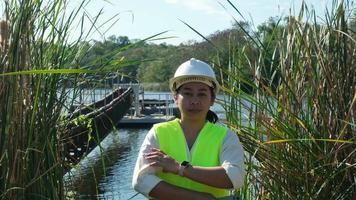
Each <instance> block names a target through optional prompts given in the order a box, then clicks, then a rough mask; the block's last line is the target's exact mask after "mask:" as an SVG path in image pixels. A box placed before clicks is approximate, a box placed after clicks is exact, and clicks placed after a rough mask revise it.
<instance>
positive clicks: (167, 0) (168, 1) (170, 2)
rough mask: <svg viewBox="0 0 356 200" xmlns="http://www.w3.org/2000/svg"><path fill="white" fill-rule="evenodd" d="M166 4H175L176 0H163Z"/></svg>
mask: <svg viewBox="0 0 356 200" xmlns="http://www.w3.org/2000/svg"><path fill="white" fill-rule="evenodd" d="M164 1H165V2H166V3H168V4H176V3H178V0H164Z"/></svg>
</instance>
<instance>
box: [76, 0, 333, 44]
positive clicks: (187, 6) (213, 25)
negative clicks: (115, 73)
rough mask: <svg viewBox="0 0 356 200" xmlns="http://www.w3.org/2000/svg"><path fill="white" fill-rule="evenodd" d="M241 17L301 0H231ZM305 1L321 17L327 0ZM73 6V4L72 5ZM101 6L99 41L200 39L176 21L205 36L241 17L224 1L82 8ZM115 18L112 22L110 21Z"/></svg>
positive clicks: (280, 10)
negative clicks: (112, 37) (116, 38)
mask: <svg viewBox="0 0 356 200" xmlns="http://www.w3.org/2000/svg"><path fill="white" fill-rule="evenodd" d="M231 2H232V3H233V4H234V5H235V7H236V8H237V9H238V10H239V11H240V12H241V14H242V15H243V16H244V18H245V20H247V21H248V22H250V23H253V24H254V26H255V27H257V26H258V25H259V24H261V23H263V22H265V21H266V20H267V19H268V18H269V17H272V16H286V15H288V14H289V13H290V12H291V13H292V14H293V13H294V14H295V13H296V12H297V11H299V9H300V5H301V2H302V0H294V1H293V0H231ZM306 2H307V4H308V5H310V6H311V7H313V8H314V9H315V10H316V13H317V15H319V16H323V12H324V10H325V6H326V5H328V4H330V2H331V0H306ZM73 5H75V4H73ZM100 9H102V11H103V14H102V15H100V17H99V19H100V20H99V23H98V24H102V23H103V22H105V21H107V20H108V19H110V18H112V17H113V16H115V17H114V19H112V21H111V23H106V24H105V25H104V26H103V27H101V28H100V29H99V30H100V33H98V32H97V33H95V34H93V35H92V36H91V37H92V38H94V39H96V40H101V39H104V38H107V37H109V36H110V35H117V36H128V37H129V39H144V38H147V37H150V36H153V35H155V34H158V33H161V32H163V31H168V32H167V33H165V34H163V35H161V36H160V37H175V38H170V39H164V40H159V41H156V43H162V42H165V43H167V44H173V45H177V44H180V43H182V42H187V41H189V40H196V41H201V40H202V38H201V36H199V35H198V34H196V33H195V32H194V31H193V30H191V29H190V28H189V27H188V26H186V25H185V24H184V23H182V22H181V21H180V20H182V21H184V22H186V23H187V24H189V25H190V26H192V27H193V28H194V29H196V30H197V31H199V32H200V33H202V34H203V35H204V36H208V35H210V34H212V33H214V32H216V31H221V30H224V29H227V28H231V26H232V22H233V18H235V19H237V20H243V19H242V17H241V16H240V15H239V14H238V13H237V12H236V11H235V10H233V8H232V6H231V5H230V4H229V3H228V1H226V0H115V1H105V0H94V1H91V2H90V3H89V4H88V5H87V6H86V7H85V10H86V11H87V12H88V13H89V14H90V15H91V16H92V17H94V16H95V15H96V14H98V13H99V11H100ZM114 21H115V23H114Z"/></svg>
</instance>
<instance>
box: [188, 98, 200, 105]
mask: <svg viewBox="0 0 356 200" xmlns="http://www.w3.org/2000/svg"><path fill="white" fill-rule="evenodd" d="M190 103H191V104H193V105H197V104H200V99H199V98H198V97H197V96H193V97H192V98H191V99H190Z"/></svg>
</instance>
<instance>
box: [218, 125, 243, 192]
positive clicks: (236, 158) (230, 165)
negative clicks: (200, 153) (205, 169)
mask: <svg viewBox="0 0 356 200" xmlns="http://www.w3.org/2000/svg"><path fill="white" fill-rule="evenodd" d="M220 163H221V166H222V167H223V168H224V169H225V171H226V174H227V175H228V177H229V178H230V180H231V182H232V184H233V186H234V189H237V188H240V187H241V186H242V185H243V184H244V178H245V167H244V151H243V148H242V145H241V143H240V141H239V138H238V137H237V135H236V134H235V133H234V132H232V131H231V130H229V131H228V133H227V134H226V136H225V139H224V141H223V145H222V148H221V152H220Z"/></svg>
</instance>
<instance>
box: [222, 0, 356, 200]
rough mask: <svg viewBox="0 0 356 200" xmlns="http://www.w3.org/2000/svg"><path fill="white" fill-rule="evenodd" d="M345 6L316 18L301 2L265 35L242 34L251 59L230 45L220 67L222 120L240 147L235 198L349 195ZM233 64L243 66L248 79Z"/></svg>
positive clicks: (354, 41) (355, 127) (353, 86)
mask: <svg viewBox="0 0 356 200" xmlns="http://www.w3.org/2000/svg"><path fill="white" fill-rule="evenodd" d="M350 5H352V4H349V2H348V1H345V2H344V1H341V2H337V1H334V2H333V6H332V8H331V9H330V10H328V12H327V14H326V15H325V19H324V21H322V22H320V21H317V20H316V18H317V17H316V16H315V13H314V12H313V10H309V9H308V7H307V5H306V4H303V6H302V8H301V10H300V12H299V15H298V16H290V17H288V18H287V19H286V20H284V21H283V20H281V23H280V24H279V25H277V26H276V27H275V28H274V30H273V32H274V34H276V37H275V39H274V40H273V41H267V40H265V41H264V42H263V40H264V39H266V38H259V39H261V40H260V41H262V42H260V41H259V40H257V39H256V38H254V36H251V35H249V38H254V39H253V41H251V44H250V46H254V47H257V49H258V52H259V56H258V57H257V58H256V57H251V54H248V53H246V52H244V49H240V50H239V51H232V52H231V58H230V60H231V62H230V66H229V70H226V68H225V67H223V66H221V67H222V68H221V72H222V74H223V76H226V77H228V78H227V79H225V81H224V82H223V86H224V91H225V92H227V94H229V96H230V97H231V98H230V99H229V101H228V102H226V104H225V108H226V109H227V118H228V122H229V126H230V127H231V128H233V129H234V130H236V131H237V133H238V135H239V137H240V140H241V141H242V143H243V146H244V148H245V150H246V151H247V152H248V154H247V156H246V168H247V176H246V180H245V183H246V184H245V186H244V188H242V189H241V190H240V191H239V194H240V196H241V198H242V199H352V198H353V197H355V196H356V189H355V188H356V179H355V177H356V164H355V155H356V154H355V151H356V150H355V149H356V142H355V136H356V134H355V133H356V123H355V116H356V113H355V111H356V109H355V107H356V106H355V104H356V71H355V69H356V38H355V34H354V33H355V30H354V29H353V30H352V29H351V28H352V27H351V28H350V27H349V24H350V18H349V16H352V15H351V14H350V12H352V11H354V9H355V8H353V7H350ZM256 44H257V45H256ZM233 45H235V46H236V47H238V44H233ZM244 48H247V46H245V47H244ZM266 60H268V61H269V62H266ZM216 63H217V64H218V63H219V60H216ZM266 63H268V64H266ZM241 68H249V71H250V72H251V75H252V78H251V79H250V80H247V79H246V76H243V75H242V74H241V72H242V70H240V69H241ZM266 71H270V72H271V73H266ZM242 85H248V86H250V87H251V88H252V90H250V91H246V90H242V89H241V86H242Z"/></svg>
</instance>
